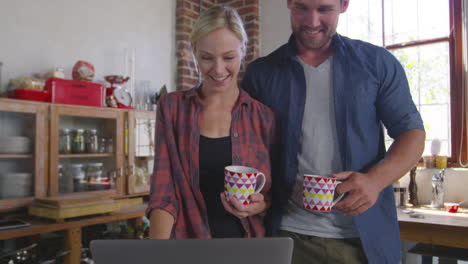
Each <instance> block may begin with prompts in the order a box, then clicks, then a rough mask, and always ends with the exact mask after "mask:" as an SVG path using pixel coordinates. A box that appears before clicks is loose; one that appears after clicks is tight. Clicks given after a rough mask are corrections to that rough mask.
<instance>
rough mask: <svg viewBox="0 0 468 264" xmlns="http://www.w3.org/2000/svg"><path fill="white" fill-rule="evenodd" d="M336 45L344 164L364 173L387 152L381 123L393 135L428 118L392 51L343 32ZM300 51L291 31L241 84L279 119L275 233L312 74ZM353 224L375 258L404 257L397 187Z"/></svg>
mask: <svg viewBox="0 0 468 264" xmlns="http://www.w3.org/2000/svg"><path fill="white" fill-rule="evenodd" d="M332 48H333V72H332V74H333V79H332V80H333V82H332V85H333V93H334V106H335V119H336V129H337V134H338V140H339V148H340V153H341V160H342V164H343V168H344V170H345V171H359V172H366V171H367V170H368V169H369V168H371V167H372V166H373V165H375V164H376V163H377V162H378V161H380V160H381V159H382V158H383V157H384V155H385V146H384V134H383V129H382V125H384V126H385V127H386V128H387V131H388V134H389V135H390V137H392V138H397V137H398V136H399V135H400V134H402V133H403V132H406V131H408V130H411V129H424V127H423V122H422V119H421V116H420V115H419V113H418V111H417V109H416V106H415V105H414V103H413V100H412V99H411V94H410V91H409V87H408V81H407V79H406V76H405V72H404V70H403V68H402V66H401V64H400V63H399V62H398V61H397V60H396V58H395V57H394V56H393V55H392V54H391V53H389V52H388V51H387V50H385V49H384V48H381V47H377V46H374V45H372V44H369V43H365V42H362V41H358V40H352V39H349V38H346V37H343V36H340V35H338V34H336V35H335V36H334V37H333V40H332ZM296 56H297V49H296V45H295V39H294V36H291V38H290V39H289V42H288V43H287V44H285V45H283V46H281V47H280V48H278V49H277V50H276V51H274V52H272V53H271V54H269V55H268V56H266V57H263V58H259V59H257V60H255V61H254V62H252V63H251V64H250V65H249V66H248V68H247V71H246V74H245V77H244V80H243V81H242V85H241V86H242V87H243V88H244V89H245V90H246V91H247V92H249V93H250V94H251V96H252V97H254V98H256V99H258V100H259V101H261V102H263V103H264V104H266V105H268V106H269V107H271V108H272V109H273V110H274V111H275V112H276V113H277V115H278V117H279V119H280V120H279V121H280V126H281V139H282V142H281V154H282V160H281V161H282V162H281V164H279V166H280V168H277V169H274V170H275V171H274V173H273V175H272V177H273V187H272V190H273V203H272V208H271V210H270V215H269V217H268V219H267V220H268V222H267V225H268V228H269V233H270V234H271V235H274V234H275V232H276V231H277V229H278V228H279V224H280V221H281V212H282V209H283V208H284V205H285V204H286V202H287V200H288V197H289V195H290V194H291V191H292V188H293V186H294V183H295V180H296V175H297V170H298V168H297V167H298V161H297V153H298V150H299V147H300V146H299V145H300V141H299V139H300V136H301V125H302V119H303V114H304V107H305V98H306V81H305V76H304V70H303V68H302V66H301V65H300V63H299V62H298V61H297V60H296V59H295V57H296ZM317 114H319V113H317ZM317 125H320V124H317ZM355 223H356V227H357V229H358V232H359V234H360V238H361V240H362V243H363V247H364V251H365V253H366V256H367V258H368V261H369V263H378V264H382V263H392V264H393V263H397V262H398V261H399V260H400V258H401V247H400V234H399V229H398V221H397V214H396V208H395V202H394V195H393V189H392V187H391V186H388V187H387V188H385V189H384V190H383V191H382V192H381V193H380V195H379V198H378V199H377V202H376V203H375V205H374V206H372V207H371V208H370V209H369V210H367V211H366V212H364V213H362V214H360V215H357V216H356V217H355ZM311 224H312V223H311Z"/></svg>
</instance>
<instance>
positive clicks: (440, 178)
mask: <svg viewBox="0 0 468 264" xmlns="http://www.w3.org/2000/svg"><path fill="white" fill-rule="evenodd" d="M444 178H445V169H442V170H441V171H440V172H439V173H436V174H434V176H432V201H431V207H434V208H440V207H443V206H444Z"/></svg>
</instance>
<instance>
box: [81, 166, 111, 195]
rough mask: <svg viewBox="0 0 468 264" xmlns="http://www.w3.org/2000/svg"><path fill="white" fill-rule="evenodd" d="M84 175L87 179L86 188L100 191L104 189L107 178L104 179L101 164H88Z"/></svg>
mask: <svg viewBox="0 0 468 264" xmlns="http://www.w3.org/2000/svg"><path fill="white" fill-rule="evenodd" d="M86 175H87V178H88V187H89V189H90V190H102V189H106V188H105V183H106V182H107V178H106V177H104V172H103V164H102V163H100V162H97V163H89V164H88V167H87V170H86Z"/></svg>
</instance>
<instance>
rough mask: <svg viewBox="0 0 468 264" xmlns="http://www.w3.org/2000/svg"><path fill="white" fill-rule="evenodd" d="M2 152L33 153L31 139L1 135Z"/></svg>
mask: <svg viewBox="0 0 468 264" xmlns="http://www.w3.org/2000/svg"><path fill="white" fill-rule="evenodd" d="M0 153H3V154H27V153H31V139H29V138H28V137H17V136H0Z"/></svg>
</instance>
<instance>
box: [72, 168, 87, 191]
mask: <svg viewBox="0 0 468 264" xmlns="http://www.w3.org/2000/svg"><path fill="white" fill-rule="evenodd" d="M70 176H71V177H72V179H73V191H74V192H84V191H86V189H87V188H86V187H87V183H86V173H85V171H84V166H83V164H78V163H76V164H71V165H70Z"/></svg>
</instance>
